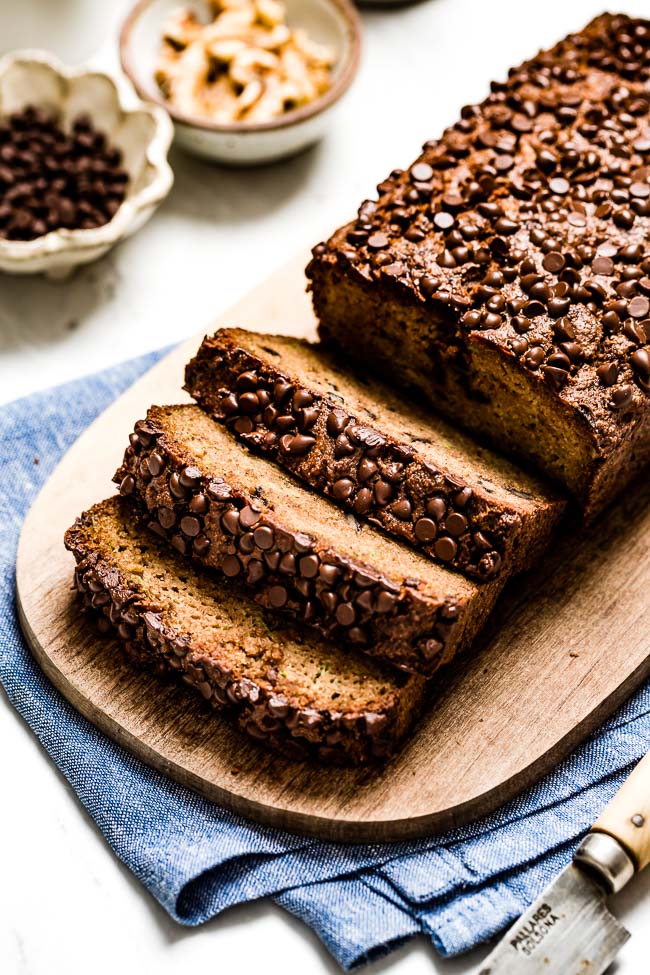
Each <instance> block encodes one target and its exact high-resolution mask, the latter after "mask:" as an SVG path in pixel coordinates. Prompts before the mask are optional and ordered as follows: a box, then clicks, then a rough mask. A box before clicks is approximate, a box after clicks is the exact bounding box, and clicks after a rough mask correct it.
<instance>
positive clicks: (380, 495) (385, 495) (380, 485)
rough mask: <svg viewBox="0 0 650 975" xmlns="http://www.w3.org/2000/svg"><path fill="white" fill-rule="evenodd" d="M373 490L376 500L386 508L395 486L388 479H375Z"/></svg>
mask: <svg viewBox="0 0 650 975" xmlns="http://www.w3.org/2000/svg"><path fill="white" fill-rule="evenodd" d="M373 491H374V495H375V501H376V502H377V504H378V505H379V506H380V507H381V508H385V507H386V505H387V504H388V503H389V502H390V501H391V500H392V497H393V487H392V485H391V484H389V483H388V482H387V481H382V480H381V479H379V480H377V481H375V484H374V488H373Z"/></svg>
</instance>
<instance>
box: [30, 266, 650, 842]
mask: <svg viewBox="0 0 650 975" xmlns="http://www.w3.org/2000/svg"><path fill="white" fill-rule="evenodd" d="M305 260H306V258H305V255H301V256H300V258H299V259H297V260H296V261H294V262H292V264H291V265H290V266H288V267H287V268H285V269H283V270H282V271H280V272H278V273H276V274H275V275H274V276H273V277H272V278H270V279H269V280H268V281H267V282H265V283H264V284H263V285H261V286H260V287H258V288H257V289H256V290H255V291H253V292H252V293H251V294H249V295H248V297H246V298H245V299H244V300H243V301H241V302H240V303H239V304H238V305H236V306H235V308H232V309H230V311H228V312H227V313H225V314H224V315H221V316H220V318H219V319H218V322H217V323H216V324H231V325H240V326H244V327H246V326H248V327H251V328H255V329H257V330H262V331H269V332H273V331H275V332H284V333H287V334H292V335H305V336H308V337H311V336H312V335H313V334H314V319H313V315H312V312H311V308H310V304H309V301H308V298H307V296H306V295H305V292H304V276H303V273H302V268H303V267H304V264H305ZM199 340H200V336H195V337H193V338H192V339H190V340H189V341H188V342H186V343H185V344H184V345H182V346H181V347H180V348H178V349H176V350H175V351H174V352H172V353H171V354H170V355H168V356H167V357H166V358H165V359H163V360H162V361H161V362H160V363H159V364H158V365H157V366H155V367H154V368H153V369H152V370H151V371H150V372H148V373H147V374H146V375H145V376H143V377H142V378H141V379H140V380H139V381H138V382H137V383H136V384H135V385H134V386H133V387H132V388H131V389H129V390H128V392H126V393H125V394H124V395H123V396H122V397H121V398H120V399H119V400H117V402H115V403H114V404H113V405H112V406H111V407H110V408H109V409H108V410H107V411H106V412H105V413H104V414H103V415H102V416H101V417H100V418H99V419H98V420H97V421H96V422H95V423H94V424H93V425H92V426H91V427H90V428H89V429H88V430H86V431H85V432H84V433H83V434H82V435H81V437H80V438H79V440H78V441H77V442H76V443H75V445H74V446H73V447H72V448H71V450H70V451H69V452H68V453H67V455H66V456H65V458H64V459H63V461H62V462H61V464H60V465H59V467H58V468H57V469H56V470H55V472H54V473H53V474H52V476H51V477H50V479H49V481H48V482H47V484H46V485H45V487H44V488H43V490H42V491H41V494H40V495H39V497H38V498H37V500H36V502H35V503H34V506H33V507H32V509H31V511H30V513H29V515H28V517H27V519H26V521H25V525H24V528H23V532H22V536H21V539H20V546H19V550H18V566H17V593H18V607H19V612H20V617H21V621H22V625H23V629H24V632H25V634H26V636H27V639H28V640H29V643H30V646H31V648H32V650H33V652H34V655H35V657H36V659H37V660H38V662H39V663H40V665H41V666H42V668H43V670H44V671H45V672H46V674H47V675H48V677H49V678H50V679H51V680H52V681H53V683H54V684H55V685H56V686H57V687H58V688H59V690H60V691H61V692H62V693H63V694H64V696H65V697H66V698H67V699H68V700H69V701H70V702H71V703H72V704H73V705H74V706H75V707H76V708H77V709H78V710H79V711H81V713H82V714H83V715H85V716H86V717H87V718H88V719H89V720H90V721H92V722H93V723H94V724H96V725H97V726H98V727H99V728H101V729H102V730H103V731H105V732H106V733H107V734H108V735H110V736H111V737H112V738H114V739H115V740H116V741H118V742H119V743H120V744H122V745H124V747H126V748H128V749H129V750H130V751H132V752H133V753H134V754H135V755H137V756H138V757H139V758H141V759H142V760H143V761H145V762H147V763H148V764H149V765H152V766H153V767H154V768H156V769H159V770H160V771H162V772H164V773H165V774H167V775H170V776H172V777H173V778H175V779H177V780H178V781H179V782H181V783H183V784H184V785H187V786H189V787H191V788H193V789H196V790H197V791H198V792H200V793H202V794H203V795H205V796H207V797H208V798H210V799H213V800H214V801H216V802H218V803H221V804H222V805H224V806H227V807H228V808H229V809H232V810H234V811H235V812H238V813H241V814H243V815H245V816H249V817H251V818H253V819H256V820H259V821H260V822H262V823H266V824H271V825H274V826H280V827H286V828H287V829H292V830H298V831H301V832H304V833H308V834H311V835H315V836H320V837H323V838H327V839H333V840H344V841H373V842H376V841H382V840H397V839H405V838H410V837H420V836H424V835H428V834H431V833H434V832H438V831H441V830H446V829H448V828H450V827H453V826H457V825H460V824H462V823H465V822H467V821H469V820H471V819H475V818H476V817H478V816H481V815H483V814H484V813H488V812H490V811H491V810H493V809H495V808H496V807H497V806H499V805H500V804H501V803H503V802H505V801H506V800H508V799H510V798H512V797H513V796H514V795H516V793H517V792H519V791H520V790H521V789H523V788H525V787H526V786H529V785H530V784H532V783H533V782H535V781H536V780H537V779H538V778H539V777H540V776H541V775H543V774H544V773H546V772H548V771H549V770H550V769H552V768H553V766H554V765H555V764H556V763H557V762H558V761H559V760H560V759H561V758H562V757H563V756H564V755H566V754H567V753H568V752H569V751H570V750H571V749H572V748H574V747H575V745H577V744H578V742H580V741H581V740H582V739H583V738H584V737H585V736H586V735H588V734H589V733H590V732H591V731H592V730H593V729H594V728H595V727H596V726H597V725H598V724H599V722H601V721H602V720H603V718H605V717H606V716H607V715H608V714H610V713H611V712H612V711H613V710H614V709H615V708H616V707H617V706H618V705H619V704H620V703H621V702H622V701H623V700H624V699H625V698H626V697H627V696H628V695H629V694H630V693H631V692H632V691H633V690H634V689H635V688H636V687H637V686H639V685H640V684H641V682H642V681H643V680H644V678H645V677H646V676H648V675H649V674H650V640H649V639H648V613H647V610H648V604H649V593H650V557H649V556H650V484H648V482H647V479H644V480H643V482H642V483H640V484H638V485H637V486H636V487H635V488H633V489H631V490H629V491H627V492H626V494H625V496H624V497H623V499H622V501H621V502H620V504H619V505H618V506H617V507H616V508H615V509H614V510H613V511H612V512H610V513H609V514H608V515H607V517H606V519H604V520H603V522H602V523H601V524H597V525H595V526H594V527H593V528H592V529H591V530H590V531H589V532H578V533H576V532H573V533H568V532H567V533H566V535H565V537H564V538H562V539H560V540H559V541H558V542H557V543H556V544H555V547H554V548H553V550H552V551H551V552H550V553H549V554H548V556H547V557H546V558H545V560H544V562H543V564H542V565H540V566H539V567H538V568H537V569H536V570H535V572H534V573H532V574H529V575H528V577H522V578H521V579H520V580H518V581H516V582H515V583H514V584H511V585H510V586H509V587H508V588H507V589H506V591H505V593H504V596H503V598H502V600H501V602H500V604H499V606H498V607H497V610H496V612H495V615H494V617H493V623H492V626H491V633H490V634H489V635H487V636H485V637H484V639H483V642H482V646H481V648H480V649H478V650H477V652H476V653H474V654H473V655H471V656H467V657H466V658H465V659H464V660H462V661H461V662H460V663H459V665H456V666H455V668H454V669H453V670H451V671H450V672H449V673H448V674H447V675H445V678H444V686H441V687H440V688H439V689H438V691H437V693H436V694H435V695H434V696H433V699H432V701H431V707H430V709H429V712H428V714H427V715H426V717H425V718H424V720H423V721H422V722H421V724H420V725H419V727H418V729H417V731H416V733H415V735H414V737H413V738H412V740H411V741H410V742H409V743H408V744H407V746H406V747H405V748H404V750H403V751H402V752H401V753H400V755H399V756H397V757H396V758H395V759H394V760H393V761H392V762H391V763H390V764H389V765H388V766H387V767H386V768H385V769H384V770H382V771H377V770H367V769H366V770H361V771H355V770H343V771H339V770H337V771H336V772H335V773H333V772H332V770H327V769H320V768H318V767H315V766H309V765H302V764H295V763H291V762H288V761H286V760H284V759H282V758H280V757H276V756H273V755H271V754H270V753H268V752H266V751H264V750H263V749H261V748H260V747H258V746H256V745H255V744H253V743H252V742H250V741H248V740H247V739H245V738H244V737H242V736H241V735H240V734H239V733H237V732H236V731H234V730H233V729H231V728H230V727H229V726H228V724H227V723H226V722H225V721H224V720H223V719H221V718H220V717H219V716H218V715H216V714H214V713H213V712H212V711H210V710H208V709H207V708H206V706H205V705H204V704H203V703H202V702H201V701H199V700H195V698H194V696H193V695H192V693H191V692H190V691H189V690H187V689H186V688H184V687H176V686H173V685H170V684H168V683H161V682H159V681H158V679H157V678H154V677H149V676H146V675H144V674H141V673H134V672H133V671H132V670H131V668H130V666H129V664H128V663H127V662H126V660H125V659H124V657H123V656H122V654H121V653H120V652H119V650H118V648H117V645H116V643H114V642H113V641H107V640H105V639H102V638H100V637H98V635H97V634H96V631H95V630H94V628H93V627H92V626H91V625H89V624H88V623H87V622H86V621H85V620H83V619H80V618H79V614H78V606H77V602H76V598H75V595H74V593H73V591H72V589H71V578H72V568H73V559H72V556H71V555H70V554H69V553H67V552H66V551H65V550H64V547H63V541H62V539H63V532H64V530H65V528H67V527H68V525H70V524H71V523H72V522H73V520H74V518H75V516H76V515H77V514H79V512H81V510H82V509H84V508H87V507H89V506H90V505H91V504H92V503H93V502H95V501H97V500H99V499H100V498H102V497H106V496H108V495H110V494H111V492H112V491H113V490H114V487H113V486H112V485H111V482H110V478H111V476H112V474H113V471H114V470H115V468H116V467H117V465H118V463H119V461H120V459H121V456H122V452H123V450H124V446H125V444H126V442H127V438H128V434H129V433H130V431H131V429H132V427H133V423H134V422H135V420H137V419H139V418H141V417H143V416H144V414H145V412H146V410H147V407H148V406H149V405H150V404H151V403H154V402H155V403H172V402H181V401H183V400H184V399H186V397H185V394H184V393H182V391H181V385H182V381H183V366H184V363H185V362H186V360H187V359H188V358H189V357H190V355H191V354H193V353H194V351H195V350H196V348H197V347H198V343H199Z"/></svg>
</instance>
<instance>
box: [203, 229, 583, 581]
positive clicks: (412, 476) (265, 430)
mask: <svg viewBox="0 0 650 975" xmlns="http://www.w3.org/2000/svg"><path fill="white" fill-rule="evenodd" d="M445 212H446V211H445ZM493 280H494V279H493ZM533 284H534V283H533V282H531V283H530V286H531V289H532V287H533ZM560 332H561V334H563V335H565V336H568V335H572V334H573V332H572V330H571V328H570V327H569V326H567V327H566V328H565V329H564V331H562V328H561V327H560ZM224 336H225V337H224V339H223V345H222V344H221V339H220V333H217V335H216V336H214V337H213V339H206V340H205V341H204V343H203V346H202V350H201V352H200V353H199V357H198V358H197V360H195V361H194V362H195V363H196V368H197V369H198V368H200V367H201V365H202V364H203V356H205V367H206V368H207V369H209V370H210V374H211V376H213V377H214V378H213V379H212V378H211V379H210V387H212V383H214V384H215V385H214V388H215V399H214V401H213V400H212V399H210V402H209V407H210V411H211V412H213V415H214V416H215V418H216V419H221V420H222V421H223V422H225V424H226V426H228V427H230V428H231V429H233V430H234V431H235V432H236V433H238V434H239V436H241V437H242V439H244V440H245V442H247V443H249V444H250V445H251V446H252V447H254V449H255V450H258V451H261V452H263V453H265V454H269V455H271V456H273V457H274V458H275V459H277V460H278V461H280V462H281V463H282V464H283V465H284V466H286V467H288V468H290V469H291V470H292V471H295V472H296V473H298V474H299V475H300V476H304V477H306V479H307V480H309V481H310V482H311V483H314V486H316V487H318V488H319V490H322V491H324V493H326V494H328V495H329V496H330V497H331V498H332V499H333V500H334V501H335V502H336V503H337V504H338V505H340V506H341V507H344V508H346V509H348V510H350V511H353V512H354V513H355V515H358V516H359V517H361V518H367V519H369V520H370V521H372V522H373V523H375V524H381V525H382V526H383V527H385V528H387V529H388V530H389V531H390V532H391V533H393V534H397V535H401V536H402V537H405V538H406V539H407V540H408V541H410V542H411V543H412V544H414V545H416V546H417V547H418V548H421V549H422V551H424V552H425V553H426V554H428V555H429V556H431V557H432V558H434V559H436V560H438V561H440V562H443V563H444V564H445V565H449V564H452V565H454V566H456V567H458V568H460V569H462V570H464V571H465V572H467V573H468V574H469V575H472V576H475V577H478V578H479V579H489V578H492V577H494V576H495V575H496V574H497V573H498V572H499V571H500V568H501V566H502V565H503V556H504V551H505V539H504V538H503V537H502V536H501V537H500V536H499V533H498V532H495V531H494V529H493V527H492V525H491V524H490V521H492V522H493V523H494V522H495V521H497V515H496V512H492V513H490V501H489V499H488V498H482V497H480V496H479V495H477V494H476V493H475V492H474V491H473V490H472V488H471V487H470V486H469V485H467V484H466V483H465V482H464V481H462V480H458V479H457V478H454V477H453V476H452V474H451V473H450V472H443V471H438V470H435V469H433V468H431V467H430V466H429V465H428V464H427V463H426V462H424V461H423V460H422V459H421V458H420V457H419V456H418V455H417V453H416V452H415V451H414V450H413V448H412V447H411V446H410V444H408V443H407V442H398V441H396V440H395V439H393V438H390V437H387V436H386V435H385V434H384V433H382V432H381V431H380V430H379V429H377V428H376V427H374V426H372V425H370V424H369V423H360V422H359V421H358V418H357V417H356V416H354V415H352V414H350V413H349V412H348V411H347V410H345V409H343V408H342V407H341V405H340V403H339V402H337V401H335V400H329V399H327V398H326V397H324V396H323V395H322V393H319V392H317V391H316V390H315V389H313V388H308V387H306V386H303V385H301V384H300V382H299V381H297V380H296V379H293V378H289V377H287V376H285V375H284V374H282V373H281V372H279V369H280V368H281V367H280V365H278V364H277V363H276V361H274V357H271V356H269V358H268V360H260V358H259V356H258V355H256V354H254V353H252V352H251V351H249V350H247V349H246V348H244V347H241V346H238V345H236V344H235V345H231V344H230V343H229V341H228V337H227V336H228V333H227V332H226V333H224ZM526 348H528V347H526ZM573 355H574V356H577V355H579V350H574V351H573ZM544 360H545V352H544V350H543V348H541V347H539V348H537V347H533V348H532V349H530V350H529V351H528V358H527V360H526V361H527V363H530V368H537V366H539V365H541V364H542V363H544ZM573 361H574V360H573V359H572V357H571V356H569V355H568V354H567V353H566V352H564V351H562V350H559V349H558V350H557V351H556V353H555V355H554V356H551V357H550V359H549V361H548V363H547V365H546V369H547V370H555V371H556V373H557V375H558V377H559V378H558V380H557V382H558V383H560V382H563V381H564V380H565V379H566V377H567V376H568V374H569V370H570V369H571V366H572V362H573ZM194 362H193V363H190V365H189V366H188V375H190V373H191V371H192V370H193V368H194V367H195V366H194ZM242 377H244V378H243V379H242ZM199 385H200V384H199V383H198V382H196V381H190V387H189V388H191V389H192V392H193V395H195V397H197V398H198V399H199V401H201V400H202V396H203V394H202V392H201V389H200V388H199ZM253 387H254V389H255V395H256V396H257V397H258V398H259V396H260V395H262V394H264V393H268V395H269V397H272V398H274V400H275V402H276V403H281V404H282V410H283V412H281V413H277V412H272V411H270V410H269V408H264V409H262V408H261V407H259V408H258V412H257V413H255V414H249V415H248V416H247V417H246V419H247V420H248V421H250V426H249V427H247V428H246V430H245V431H244V432H242V431H241V429H240V428H239V427H238V426H237V423H238V421H239V420H240V419H241V418H242V416H243V414H242V413H241V412H240V409H241V408H240V406H238V405H237V404H238V403H239V401H240V400H241V398H242V395H246V394H247V393H248V392H249V391H251V390H252V388H253ZM242 388H245V389H246V391H247V392H246V393H244V394H242V393H240V392H239V391H240V390H241V389H242ZM217 390H218V392H217ZM285 410H286V412H284V411H285ZM307 410H309V411H310V412H309V417H308V420H309V430H310V432H309V434H300V433H297V432H296V431H297V428H298V426H299V425H300V423H301V420H302V422H303V423H304V414H305V412H306V411H307ZM285 431H286V432H285ZM443 518H446V529H445V531H446V535H447V538H448V542H447V543H443V544H442V545H439V546H436V544H435V542H436V539H437V538H438V535H439V534H440V533H439V531H438V528H437V525H438V522H440V521H441V520H442V519H443ZM479 521H480V522H481V524H480V526H479V524H478V522H479ZM477 532H479V534H481V537H482V538H484V539H485V538H487V539H489V542H490V543H491V550H492V551H493V552H494V556H493V557H492V558H485V557H484V556H485V551H484V550H483V549H479V547H478V546H477V545H476V544H475V542H474V536H475V535H476V533H477ZM449 541H453V545H450V544H449ZM440 553H442V554H440Z"/></svg>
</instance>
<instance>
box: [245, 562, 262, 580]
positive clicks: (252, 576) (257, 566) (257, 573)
mask: <svg viewBox="0 0 650 975" xmlns="http://www.w3.org/2000/svg"><path fill="white" fill-rule="evenodd" d="M263 578H264V564H263V563H262V562H260V560H259V559H251V560H250V561H249V563H248V565H247V566H246V582H247V583H248V584H249V586H256V585H257V584H258V583H259V582H261V581H262V579H263Z"/></svg>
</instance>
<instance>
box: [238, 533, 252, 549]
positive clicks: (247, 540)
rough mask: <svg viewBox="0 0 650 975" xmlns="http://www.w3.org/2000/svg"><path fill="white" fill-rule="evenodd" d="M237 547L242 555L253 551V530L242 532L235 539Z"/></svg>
mask: <svg viewBox="0 0 650 975" xmlns="http://www.w3.org/2000/svg"><path fill="white" fill-rule="evenodd" d="M237 548H238V549H239V551H240V552H243V554H244V555H252V553H253V552H254V551H255V536H254V535H253V532H244V534H243V535H240V536H239V539H238V541H237Z"/></svg>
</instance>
